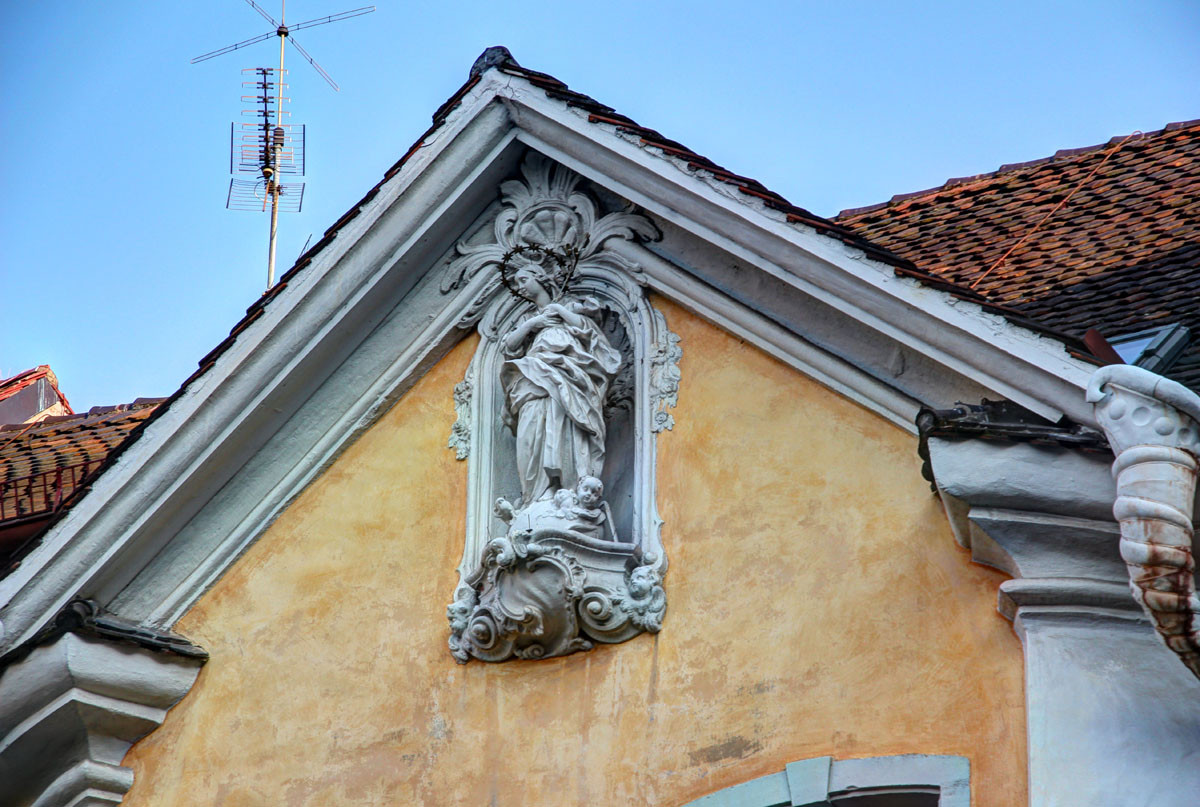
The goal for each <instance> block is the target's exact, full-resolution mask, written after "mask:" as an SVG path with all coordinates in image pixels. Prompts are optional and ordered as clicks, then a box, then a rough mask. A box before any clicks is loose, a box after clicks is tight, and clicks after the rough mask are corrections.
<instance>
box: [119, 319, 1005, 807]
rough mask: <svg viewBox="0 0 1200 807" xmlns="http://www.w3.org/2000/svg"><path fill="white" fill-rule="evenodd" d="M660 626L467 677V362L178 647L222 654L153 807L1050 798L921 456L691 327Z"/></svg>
mask: <svg viewBox="0 0 1200 807" xmlns="http://www.w3.org/2000/svg"><path fill="white" fill-rule="evenodd" d="M657 304H658V305H659V306H660V307H661V308H662V309H663V310H664V312H665V313H666V315H667V319H668V322H669V323H670V325H671V327H672V328H673V329H674V330H675V331H676V332H677V333H679V334H680V336H681V337H682V345H683V348H684V358H683V361H682V363H681V366H682V371H683V386H682V388H681V392H680V397H679V406H678V408H677V409H676V410H675V419H676V424H677V425H676V427H675V430H674V431H673V432H669V433H665V434H663V435H662V436H661V438H660V440H659V503H660V509H661V512H662V516H663V518H664V519H665V521H666V524H665V527H664V540H665V543H666V546H667V550H668V552H669V557H670V561H671V568H670V572H669V574H668V577H667V593H668V597H669V598H670V606H669V609H668V611H667V618H666V622H665V625H664V628H663V631H662V633H661V634H659V635H658V636H656V637H652V636H642V637H639V638H637V639H635V640H633V641H632V642H629V643H627V644H623V645H617V646H601V647H599V648H598V649H597V650H595V651H592V652H590V653H584V654H577V655H574V656H570V657H567V658H559V659H552V660H549V661H539V662H509V663H506V664H501V665H486V664H482V663H478V662H472V663H471V664H470V665H467V666H459V665H457V664H455V663H454V661H453V659H452V658H451V657H450V654H449V652H448V651H447V649H446V636H447V626H446V620H445V616H444V611H445V606H446V604H447V603H448V602H449V601H450V599H451V594H452V591H453V587H454V584H455V579H456V575H455V572H454V569H455V566H456V565H457V563H458V559H459V555H460V553H461V548H462V534H463V528H464V526H463V524H464V521H463V509H464V502H465V497H466V473H467V466H466V463H460V462H457V461H455V459H454V455H453V452H451V451H449V450H448V449H447V448H446V446H445V444H446V437H447V435H448V433H449V431H450V425H451V423H452V422H453V421H454V408H453V404H452V400H451V388H452V387H453V385H454V383H455V381H457V380H458V379H460V378H461V377H462V375H463V372H464V370H465V368H466V365H467V362H468V360H469V359H470V355H471V352H472V350H473V349H474V346H475V341H474V339H471V340H468V341H466V342H464V343H463V344H462V345H460V346H459V347H458V348H457V349H455V351H454V352H453V353H451V354H450V355H449V356H448V357H447V358H446V359H445V360H443V361H442V362H441V364H440V365H438V366H437V367H436V368H434V369H433V371H431V372H430V373H429V374H428V375H427V376H426V377H425V378H424V379H422V380H421V381H420V382H419V383H418V384H417V386H416V387H415V388H414V389H413V390H412V391H411V392H410V393H409V394H408V395H407V396H406V397H405V398H404V399H403V400H402V401H401V402H400V403H399V404H398V405H397V406H396V407H395V408H394V409H393V410H392V411H391V412H390V413H388V414H387V415H386V416H385V417H384V418H383V419H382V420H380V422H379V423H378V424H377V425H376V426H375V427H374V428H373V429H371V430H370V431H369V432H368V433H367V434H366V435H364V436H363V437H362V438H361V439H359V440H358V441H357V442H356V443H355V444H354V445H353V446H352V447H351V448H350V449H349V450H348V451H346V452H345V453H344V454H343V455H342V457H341V458H340V459H339V460H338V461H337V463H336V464H335V465H334V466H333V467H332V468H331V469H330V470H329V471H328V472H326V473H325V474H324V476H322V477H321V478H320V479H319V480H317V481H316V482H315V483H314V484H313V485H312V486H311V487H310V488H309V489H308V490H307V491H306V492H305V493H304V494H303V495H302V496H301V497H300V498H299V499H298V500H297V502H296V503H295V504H294V505H293V506H292V507H291V508H290V509H289V510H288V511H287V512H286V513H285V514H284V515H283V516H282V517H281V518H280V519H279V520H278V521H277V522H276V523H275V524H274V525H273V526H272V527H271V528H270V529H269V530H268V532H267V533H266V534H265V535H264V536H263V537H262V538H261V540H259V541H258V543H257V544H255V545H254V547H253V548H252V549H251V550H250V551H249V552H248V553H247V554H246V556H245V557H243V558H242V559H241V560H240V561H239V562H238V563H237V564H236V565H235V567H234V568H233V569H232V571H230V572H229V573H228V574H227V575H226V576H225V577H224V578H223V579H222V580H221V581H220V583H219V584H218V585H217V586H216V587H215V588H214V589H213V590H212V591H210V592H209V593H208V594H207V595H206V596H205V597H204V598H203V599H202V600H201V601H200V602H199V603H198V604H197V605H196V607H195V608H193V609H192V611H191V612H190V613H188V614H187V616H186V617H185V618H184V619H183V620H182V621H181V622H180V623H179V625H178V626H177V627H178V629H179V630H180V631H182V632H183V633H184V634H186V635H187V636H189V637H191V638H193V639H195V640H196V641H198V642H200V643H201V644H202V645H204V646H205V647H206V648H208V649H209V650H210V651H211V653H212V660H211V661H210V662H209V664H208V665H207V666H206V667H205V668H204V670H203V672H202V673H201V676H200V679H199V681H198V682H197V684H196V687H195V688H194V689H193V691H192V692H191V694H189V695H188V696H187V697H186V698H185V699H184V701H183V702H182V703H181V704H180V705H179V706H178V707H176V708H175V710H174V711H172V712H171V713H170V715H169V716H168V717H167V720H166V722H165V723H164V725H163V726H162V728H161V729H159V730H158V731H156V732H155V733H154V734H152V735H151V736H150V737H148V738H147V739H145V740H143V741H142V742H141V743H139V744H138V745H136V746H135V747H134V748H133V749H132V750H131V752H130V754H129V756H128V758H127V763H126V764H129V765H131V766H132V767H133V768H134V770H135V771H136V775H137V778H136V781H135V784H134V786H133V790H132V791H131V792H130V794H129V796H128V798H127V799H126V802H127V803H128V804H130V805H139V806H146V807H149V806H150V805H153V806H154V807H161V805H172V806H173V807H185V806H186V805H204V807H214V805H226V806H227V807H242V806H243V805H245V806H246V807H250V805H254V806H255V807H259V806H260V805H268V804H269V805H277V804H287V805H313V807H317V806H318V805H319V806H320V807H330V806H332V805H354V807H364V806H365V805H393V804H411V803H426V804H493V805H526V804H555V805H569V804H578V805H585V804H586V805H622V804H649V805H676V804H680V803H682V802H685V801H687V800H689V799H692V798H695V797H697V796H700V795H702V794H704V793H707V792H709V791H712V790H715V789H719V788H722V787H725V786H728V785H731V784H735V783H737V782H741V781H744V780H747V779H750V778H753V777H756V776H760V775H763V774H767V773H774V772H777V771H779V770H782V768H783V766H784V764H785V763H787V762H790V761H793V760H796V759H801V758H805V757H811V756H818V755H824V754H833V755H835V756H837V757H854V756H876V755H883V754H898V753H928V754H961V755H965V756H967V757H970V760H971V765H972V788H973V790H974V794H975V797H974V803H975V804H976V805H995V806H996V807H1011V805H1014V804H1020V803H1023V802H1024V801H1025V787H1026V786H1025V754H1024V733H1025V724H1024V706H1023V692H1022V658H1021V650H1020V646H1019V643H1018V641H1017V639H1016V638H1015V636H1014V635H1013V633H1012V631H1011V629H1010V626H1009V624H1008V623H1007V622H1006V621H1004V620H1003V619H1002V618H1001V617H1000V616H999V615H998V614H997V613H996V610H995V597H996V586H997V584H998V583H999V581H1000V579H1001V577H1000V575H999V574H997V573H995V572H992V571H990V570H988V569H984V568H981V567H978V566H975V565H972V564H971V563H970V562H969V559H968V558H967V556H966V554H965V553H964V552H962V551H960V550H958V549H957V548H956V547H955V545H954V541H953V539H952V538H951V536H950V534H949V530H948V528H947V525H946V521H945V518H944V516H943V515H942V513H941V511H940V509H939V506H938V504H937V502H936V501H935V499H934V497H933V496H932V495H931V494H930V492H929V487H928V484H927V483H926V482H925V481H924V480H922V479H921V477H920V473H919V461H918V459H917V456H916V442H915V439H914V438H913V437H911V436H910V435H907V434H904V433H902V432H901V431H900V430H898V429H896V428H895V427H893V426H891V425H889V424H887V423H886V422H884V421H883V420H881V419H879V418H878V417H876V416H875V415H873V414H871V413H869V412H867V411H865V410H863V409H860V408H859V407H857V406H856V405H854V404H852V403H849V402H847V401H846V400H844V399H842V398H840V397H838V396H837V395H834V394H833V393H830V392H829V391H828V390H826V389H825V388H823V387H821V386H819V385H818V384H816V383H814V382H812V381H809V380H808V379H806V378H804V377H802V376H801V375H799V374H797V373H796V372H794V371H793V370H791V369H790V368H788V367H786V366H784V365H782V364H780V363H778V362H776V361H775V360H773V359H771V358H770V357H768V356H765V355H764V354H762V353H761V352H759V351H757V350H756V349H754V348H751V347H749V346H747V345H745V344H743V343H741V342H739V341H738V340H737V339H735V338H733V337H731V336H729V335H728V334H726V333H724V332H722V331H720V330H718V329H715V328H713V327H712V326H710V325H708V324H707V323H705V322H703V321H701V320H699V319H697V318H696V317H694V316H692V315H690V314H688V313H687V312H685V311H683V310H681V309H679V308H677V307H675V306H672V305H670V304H667V303H665V302H663V301H661V300H660V301H658V303H657Z"/></svg>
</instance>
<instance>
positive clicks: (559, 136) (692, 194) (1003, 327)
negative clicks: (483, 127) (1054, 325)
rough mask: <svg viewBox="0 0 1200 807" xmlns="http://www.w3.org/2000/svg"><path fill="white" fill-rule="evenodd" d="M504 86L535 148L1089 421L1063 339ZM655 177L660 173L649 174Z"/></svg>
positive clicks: (868, 320) (1081, 381) (945, 356)
mask: <svg viewBox="0 0 1200 807" xmlns="http://www.w3.org/2000/svg"><path fill="white" fill-rule="evenodd" d="M506 94H507V96H508V98H509V99H510V100H509V110H510V114H511V115H512V118H513V120H514V122H515V123H516V125H517V126H518V127H520V129H521V135H520V137H521V139H522V141H523V142H526V143H528V144H529V145H530V146H531V147H532V148H535V149H537V150H539V151H542V152H543V153H545V154H547V155H548V156H551V157H553V158H555V159H556V160H558V161H559V162H561V163H563V164H564V165H566V166H567V167H569V168H571V169H573V170H575V171H576V172H578V173H580V174H582V175H583V176H585V177H587V178H589V179H592V180H593V181H595V182H597V183H598V184H600V185H603V186H605V187H607V188H609V189H610V190H612V191H613V192H614V193H617V194H619V195H621V196H624V197H625V198H627V199H629V200H630V201H633V202H634V203H636V204H638V205H641V206H642V207H644V208H645V209H646V210H648V211H650V212H652V213H654V214H656V215H659V216H662V217H664V218H666V219H667V220H670V221H672V222H675V223H677V224H680V226H683V227H685V228H687V229H689V230H690V231H691V232H692V233H693V234H694V235H696V236H697V237H698V238H701V239H704V240H707V241H709V242H710V243H713V244H716V245H718V246H720V247H721V248H722V249H725V250H726V251H728V252H730V253H731V254H734V255H737V256H738V257H739V258H740V259H741V260H744V261H746V262H747V263H750V264H752V265H754V266H756V267H757V268H759V269H761V270H762V271H764V272H767V273H769V274H771V275H773V276H775V277H777V278H780V279H781V280H783V281H785V282H787V283H788V284H790V285H794V286H795V287H796V288H798V289H800V290H802V291H803V292H805V293H806V294H809V295H811V296H813V297H815V298H817V299H820V300H822V301H824V302H827V303H830V304H832V305H835V306H836V307H838V308H839V309H840V310H844V311H851V312H853V316H854V317H855V318H856V319H858V320H859V321H860V322H862V323H863V324H865V325H867V326H868V327H871V328H874V329H875V330H877V331H879V332H880V333H881V334H884V335H887V336H889V337H891V338H894V339H896V340H898V341H900V342H902V343H904V344H906V345H908V346H910V347H913V348H916V349H918V350H921V351H923V352H925V353H926V354H929V355H933V356H935V357H936V358H937V359H938V360H939V361H941V362H942V363H943V364H945V366H947V367H948V368H950V369H953V370H955V371H957V372H961V373H962V374H964V375H967V376H970V377H973V378H975V379H978V380H979V381H980V382H981V383H983V384H984V385H985V386H987V387H988V388H990V389H992V390H994V391H995V392H997V393H998V394H1000V395H1003V396H1004V397H1007V398H1009V399H1011V400H1013V401H1015V402H1017V403H1019V404H1021V405H1022V406H1025V407H1027V408H1029V409H1031V410H1032V411H1034V412H1037V413H1038V414H1041V415H1043V416H1044V417H1048V418H1049V419H1051V420H1057V418H1058V417H1059V416H1060V415H1061V414H1067V415H1069V416H1070V417H1071V418H1072V419H1074V420H1077V421H1078V422H1083V423H1090V422H1092V413H1091V411H1090V408H1089V407H1088V406H1086V404H1085V403H1084V402H1083V400H1082V396H1081V393H1082V391H1083V389H1084V388H1085V386H1086V383H1087V379H1088V377H1089V375H1090V373H1091V371H1092V370H1094V369H1095V368H1094V366H1092V365H1089V364H1086V363H1084V362H1081V361H1079V360H1076V359H1074V358H1072V357H1071V356H1070V355H1069V354H1068V353H1067V352H1066V350H1065V349H1064V347H1063V346H1062V344H1061V343H1059V342H1057V341H1055V340H1052V339H1048V338H1046V337H1043V336H1040V335H1038V334H1036V333H1033V332H1032V331H1028V330H1026V329H1024V328H1020V327H1018V326H1015V325H1012V324H1011V323H1009V322H1007V321H1006V320H1005V319H1004V318H1003V317H1000V316H998V315H995V314H991V313H988V312H986V311H984V310H983V309H982V308H981V307H980V306H978V305H976V304H974V303H970V302H967V301H964V300H961V299H959V298H956V297H954V296H952V295H950V294H947V293H945V292H941V291H937V290H934V289H930V288H928V287H926V286H923V285H921V284H920V283H919V282H918V281H916V280H912V279H909V278H900V277H896V276H895V274H894V272H893V271H892V268H891V267H890V266H887V265H885V264H882V263H880V262H878V261H875V260H872V259H870V258H867V257H866V256H865V255H864V254H863V253H862V252H861V251H859V250H856V249H854V248H853V247H849V246H847V245H845V244H844V243H842V242H841V241H838V240H836V239H834V238H829V237H825V236H821V235H818V234H817V233H815V232H814V231H812V230H811V229H809V228H806V227H803V226H799V225H795V224H790V223H788V222H787V221H786V217H785V215H784V214H783V213H781V212H779V211H775V210H772V209H770V208H768V207H766V206H765V205H764V204H763V203H762V202H761V201H759V200H756V199H754V198H752V197H744V196H743V195H739V194H737V193H736V191H735V190H734V189H732V188H731V187H730V186H728V185H726V184H725V183H721V182H719V181H716V180H712V179H706V178H705V177H706V175H705V172H704V171H703V170H702V169H701V170H699V171H691V170H689V169H688V168H687V166H686V163H685V162H684V161H681V160H679V159H678V158H676V157H673V156H671V155H667V154H662V153H659V152H657V150H654V149H652V148H651V147H646V146H643V145H641V144H640V142H639V141H637V140H636V139H635V138H632V137H625V136H622V135H620V134H618V133H617V132H616V131H615V129H616V127H614V126H612V125H610V124H603V123H591V122H589V121H588V120H587V115H586V113H584V112H583V111H582V110H573V109H565V108H564V105H563V104H562V103H561V102H558V101H555V100H553V99H550V98H548V97H546V94H545V92H544V91H541V90H539V89H537V88H535V87H533V86H531V85H529V84H528V83H527V82H524V81H522V80H519V79H514V80H513V82H511V83H510V84H509V85H507V87H506ZM597 129H600V130H601V131H602V132H603V134H604V136H602V137H597V133H596V130H597ZM647 174H650V175H653V176H654V177H655V178H656V179H657V180H658V181H657V182H653V183H647V182H646V181H645V176H646V175H647ZM915 312H920V315H919V316H914V313H915ZM931 319H932V320H933V321H934V322H930V320H931Z"/></svg>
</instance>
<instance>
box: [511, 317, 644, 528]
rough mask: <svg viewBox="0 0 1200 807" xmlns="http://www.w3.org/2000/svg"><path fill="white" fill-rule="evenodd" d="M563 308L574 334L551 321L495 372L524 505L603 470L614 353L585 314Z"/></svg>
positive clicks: (617, 356)
mask: <svg viewBox="0 0 1200 807" xmlns="http://www.w3.org/2000/svg"><path fill="white" fill-rule="evenodd" d="M565 307H567V308H568V309H569V310H571V311H573V312H574V313H576V314H578V315H579V316H580V318H581V320H582V324H581V326H580V327H573V326H571V325H567V324H565V323H562V322H558V323H557V324H554V325H551V326H548V327H545V328H543V329H541V330H540V331H537V332H536V333H534V334H533V335H532V336H531V337H530V338H528V339H527V340H526V344H527V345H528V347H525V348H524V350H523V352H522V353H521V354H520V355H519V356H515V357H514V358H510V359H508V360H507V361H505V362H504V364H503V366H502V367H501V369H500V383H501V384H502V386H503V387H504V393H505V397H506V403H507V407H506V412H505V415H506V420H507V421H508V422H509V425H512V422H513V421H515V423H516V429H515V431H516V436H517V472H518V473H519V474H520V477H521V498H522V501H523V503H524V504H525V505H528V504H529V503H531V502H533V501H536V500H537V499H540V498H542V497H544V496H546V495H549V494H552V493H553V491H554V487H555V485H556V484H557V485H561V486H562V487H565V488H574V487H575V485H576V484H577V483H578V481H579V479H580V477H583V476H596V477H598V476H600V471H601V469H602V468H603V466H604V397H605V395H606V394H607V392H608V385H609V382H610V381H611V380H612V378H613V376H614V375H615V374H616V372H617V369H618V367H619V366H620V363H621V354H620V353H618V352H617V351H616V350H614V349H613V347H612V346H611V345H610V344H609V343H608V340H607V339H606V338H605V336H604V334H603V333H601V331H600V328H599V327H598V326H597V325H596V323H595V321H594V320H592V319H591V318H590V317H589V316H588V315H587V313H584V312H585V311H587V310H589V308H590V307H585V306H584V305H582V304H581V303H580V302H579V301H572V302H569V303H565Z"/></svg>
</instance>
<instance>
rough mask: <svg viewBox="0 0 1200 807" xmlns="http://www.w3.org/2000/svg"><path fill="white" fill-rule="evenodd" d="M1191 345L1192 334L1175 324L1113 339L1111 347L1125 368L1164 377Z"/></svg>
mask: <svg viewBox="0 0 1200 807" xmlns="http://www.w3.org/2000/svg"><path fill="white" fill-rule="evenodd" d="M1190 341H1191V332H1190V331H1189V330H1188V329H1187V328H1186V327H1184V326H1183V325H1178V324H1176V325H1164V326H1162V327H1159V328H1150V329H1147V330H1143V331H1136V332H1134V333H1129V334H1125V335H1124V336H1118V337H1115V338H1113V339H1110V340H1109V344H1111V345H1112V347H1113V350H1115V351H1117V355H1118V356H1120V357H1121V359H1122V360H1123V361H1124V362H1125V363H1126V364H1135V365H1137V366H1138V367H1144V368H1145V369H1147V370H1150V371H1151V372H1154V373H1162V372H1166V371H1167V370H1168V369H1169V368H1170V367H1171V365H1172V364H1174V363H1175V359H1177V358H1178V357H1179V354H1180V353H1182V352H1183V349H1184V348H1185V347H1187V345H1188V342H1190Z"/></svg>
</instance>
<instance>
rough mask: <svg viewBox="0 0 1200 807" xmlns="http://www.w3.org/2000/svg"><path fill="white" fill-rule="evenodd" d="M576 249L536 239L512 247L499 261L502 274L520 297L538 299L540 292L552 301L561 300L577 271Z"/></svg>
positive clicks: (505, 283)
mask: <svg viewBox="0 0 1200 807" xmlns="http://www.w3.org/2000/svg"><path fill="white" fill-rule="evenodd" d="M577 257H578V256H577V255H576V253H575V252H574V251H573V250H572V249H570V248H568V247H564V248H563V249H551V248H549V247H547V246H545V245H542V244H537V243H526V244H522V245H520V246H516V247H513V248H512V249H510V250H509V251H508V252H507V253H506V254H505V256H504V259H503V260H502V261H501V262H500V277H501V278H502V279H503V281H504V285H505V287H507V288H508V290H509V291H510V292H512V293H513V294H514V295H516V296H517V297H520V298H522V299H524V300H530V301H532V302H537V301H538V298H539V297H540V296H541V292H545V295H546V297H547V298H548V299H549V301H555V300H558V299H559V298H561V297H562V296H563V294H564V293H565V292H566V290H567V284H568V283H569V282H570V281H571V276H572V275H573V274H574V273H575V263H576V261H577Z"/></svg>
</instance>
